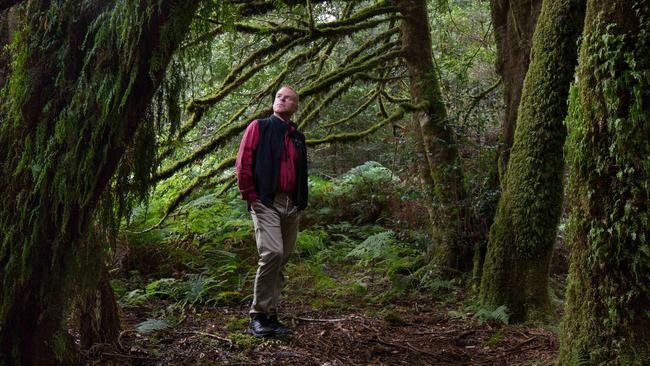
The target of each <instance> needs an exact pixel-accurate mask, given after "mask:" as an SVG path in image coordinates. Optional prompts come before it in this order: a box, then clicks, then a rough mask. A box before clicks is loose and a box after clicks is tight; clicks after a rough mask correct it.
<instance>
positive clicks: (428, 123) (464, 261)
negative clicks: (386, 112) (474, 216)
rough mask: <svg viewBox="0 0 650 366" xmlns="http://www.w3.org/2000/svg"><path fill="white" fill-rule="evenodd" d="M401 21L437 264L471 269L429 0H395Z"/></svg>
mask: <svg viewBox="0 0 650 366" xmlns="http://www.w3.org/2000/svg"><path fill="white" fill-rule="evenodd" d="M396 3H397V5H398V7H399V10H400V12H401V14H402V15H403V16H404V20H403V21H402V26H401V29H402V44H403V56H404V59H405V60H406V65H407V67H408V70H409V77H410V83H411V85H410V91H411V99H412V101H413V102H414V103H415V104H416V105H417V106H418V108H419V110H417V111H415V112H414V113H413V121H414V124H415V131H416V134H419V136H416V138H417V139H420V143H421V148H422V150H424V161H423V162H422V169H423V170H424V172H425V175H426V179H425V181H426V182H427V183H428V184H429V185H430V187H429V189H430V190H431V197H432V199H433V223H432V224H433V241H434V242H433V245H432V250H433V252H432V254H433V258H432V260H433V263H434V264H436V265H438V266H440V267H441V268H442V269H443V270H446V269H452V270H454V271H463V272H465V271H467V270H469V269H470V268H471V256H472V247H471V245H470V243H468V242H467V240H465V236H466V233H467V231H468V229H469V226H470V225H469V215H468V210H467V191H466V187H465V185H464V182H463V170H462V167H461V163H460V161H459V156H458V148H457V145H456V139H455V136H454V134H453V131H452V129H451V128H450V126H449V123H448V120H447V111H446V108H445V105H444V103H443V101H442V97H441V91H440V86H439V82H438V78H437V73H436V71H435V69H434V65H433V58H432V49H431V36H430V33H429V32H430V30H429V22H428V16H427V7H426V1H423V0H398V1H396Z"/></svg>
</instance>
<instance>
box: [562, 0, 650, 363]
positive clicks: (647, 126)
mask: <svg viewBox="0 0 650 366" xmlns="http://www.w3.org/2000/svg"><path fill="white" fill-rule="evenodd" d="M578 77H579V81H578V82H577V94H576V96H575V98H572V100H571V104H570V110H571V113H570V118H569V119H568V128H569V138H568V140H567V149H566V150H567V154H568V159H567V163H568V165H569V190H568V193H569V200H570V203H571V213H570V220H569V225H568V229H567V231H568V237H567V242H568V243H569V245H570V246H571V258H570V267H569V278H568V288H567V296H566V305H565V312H564V314H565V315H564V319H563V321H562V327H561V329H562V330H561V336H560V359H559V360H560V362H559V363H560V364H561V365H576V364H589V365H632V366H635V365H638V366H640V365H650V244H649V242H650V206H649V202H650V142H649V141H650V1H647V0H638V1H633V0H616V1H614V0H597V1H596V0H590V1H589V3H588V5H587V15H586V20H585V30H584V36H583V40H582V45H581V51H580V59H579V70H578Z"/></svg>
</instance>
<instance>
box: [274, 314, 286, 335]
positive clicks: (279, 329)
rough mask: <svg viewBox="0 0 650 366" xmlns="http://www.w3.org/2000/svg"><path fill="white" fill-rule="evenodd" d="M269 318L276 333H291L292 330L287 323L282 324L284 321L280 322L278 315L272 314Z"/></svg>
mask: <svg viewBox="0 0 650 366" xmlns="http://www.w3.org/2000/svg"><path fill="white" fill-rule="evenodd" d="M269 320H270V322H271V325H272V326H273V329H274V330H275V334H291V330H290V329H289V328H287V327H286V325H284V324H282V322H280V319H278V316H277V315H271V316H270V317H269Z"/></svg>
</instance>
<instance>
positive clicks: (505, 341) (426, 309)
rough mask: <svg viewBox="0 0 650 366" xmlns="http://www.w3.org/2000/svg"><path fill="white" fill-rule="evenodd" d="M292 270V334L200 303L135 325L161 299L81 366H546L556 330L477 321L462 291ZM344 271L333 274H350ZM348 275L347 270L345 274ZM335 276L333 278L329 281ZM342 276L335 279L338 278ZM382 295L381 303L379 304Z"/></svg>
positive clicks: (286, 315)
mask: <svg viewBox="0 0 650 366" xmlns="http://www.w3.org/2000/svg"><path fill="white" fill-rule="evenodd" d="M292 268H293V270H292V269H291V268H290V272H289V274H290V276H291V275H293V276H294V278H290V281H289V285H288V286H287V289H286V291H285V294H284V302H283V310H282V314H281V316H280V318H281V320H282V321H283V322H285V323H286V324H287V325H288V326H289V328H290V329H291V330H292V334H291V335H285V336H276V337H269V338H257V337H253V336H251V335H248V334H247V323H248V315H247V312H248V305H246V304H244V303H243V302H240V303H239V304H236V303H235V304H231V305H230V306H214V307H211V306H200V307H196V308H193V309H192V310H191V311H186V312H185V314H184V315H183V316H182V317H181V319H182V320H180V321H178V322H177V323H176V324H175V325H174V326H172V327H168V328H167V329H162V330H157V331H153V332H148V333H143V332H139V331H137V325H138V324H142V322H143V321H145V320H146V319H148V318H151V317H152V314H154V313H155V312H156V311H159V310H160V309H162V308H165V306H167V305H169V303H167V302H165V301H159V302H157V303H156V302H153V303H152V302H150V303H148V304H147V305H146V306H143V307H140V308H137V309H128V310H126V311H124V312H123V314H122V315H123V316H122V317H123V329H124V330H123V331H122V334H121V335H120V345H119V347H115V346H112V347H109V346H106V347H105V346H102V345H97V346H95V347H93V348H92V349H91V350H90V351H87V352H85V358H86V363H87V364H88V365H233V366H234V365H321V366H325V365H327V366H338V365H530V366H532V365H552V364H553V360H554V358H555V356H556V352H557V349H558V339H557V335H556V334H555V333H554V332H552V331H550V330H548V329H545V328H539V327H527V326H513V325H507V324H505V323H503V322H499V321H495V320H488V321H485V320H483V321H482V320H479V319H478V318H477V317H476V316H475V314H472V313H468V312H467V307H466V305H465V304H464V303H466V302H467V299H463V291H462V290H460V291H458V290H459V289H456V290H454V291H450V292H449V293H447V295H446V296H444V297H443V298H442V299H440V298H437V299H436V298H432V296H431V295H426V294H424V293H422V292H418V291H403V292H400V293H397V294H393V295H392V296H385V295H386V294H389V293H391V290H390V288H389V287H387V284H386V283H385V282H384V281H383V280H382V279H381V278H382V277H380V276H373V275H370V276H368V274H369V273H370V272H368V271H366V272H364V273H347V275H346V276H342V277H341V278H343V277H344V278H347V279H349V278H353V277H355V276H363V277H364V278H366V280H367V281H366V282H367V283H368V287H367V288H364V290H363V291H361V292H362V293H363V296H359V295H358V294H355V293H354V292H350V293H346V294H345V295H343V296H335V295H334V292H332V289H335V288H345V286H346V284H345V283H342V282H341V283H337V282H336V281H335V282H333V283H331V284H330V285H331V286H330V287H329V288H327V289H323V288H321V287H319V285H318V284H317V283H316V282H317V281H315V280H314V279H313V278H308V277H304V276H303V277H301V275H302V274H304V271H302V272H301V269H300V267H296V266H293V267H292ZM350 268H358V267H348V268H345V269H341V270H350ZM350 275H351V276H350ZM337 277H338V276H336V275H333V276H332V277H331V278H337ZM341 281H343V280H341ZM377 299H381V300H377Z"/></svg>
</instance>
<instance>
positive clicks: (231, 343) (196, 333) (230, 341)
mask: <svg viewBox="0 0 650 366" xmlns="http://www.w3.org/2000/svg"><path fill="white" fill-rule="evenodd" d="M179 333H180V334H194V335H201V336H205V337H209V338H214V339H218V340H220V341H223V342H228V344H230V345H231V346H232V345H233V344H234V342H233V341H232V339H230V338H226V337H220V336H218V335H216V334H212V333H207V332H200V331H196V330H188V331H183V332H179Z"/></svg>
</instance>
